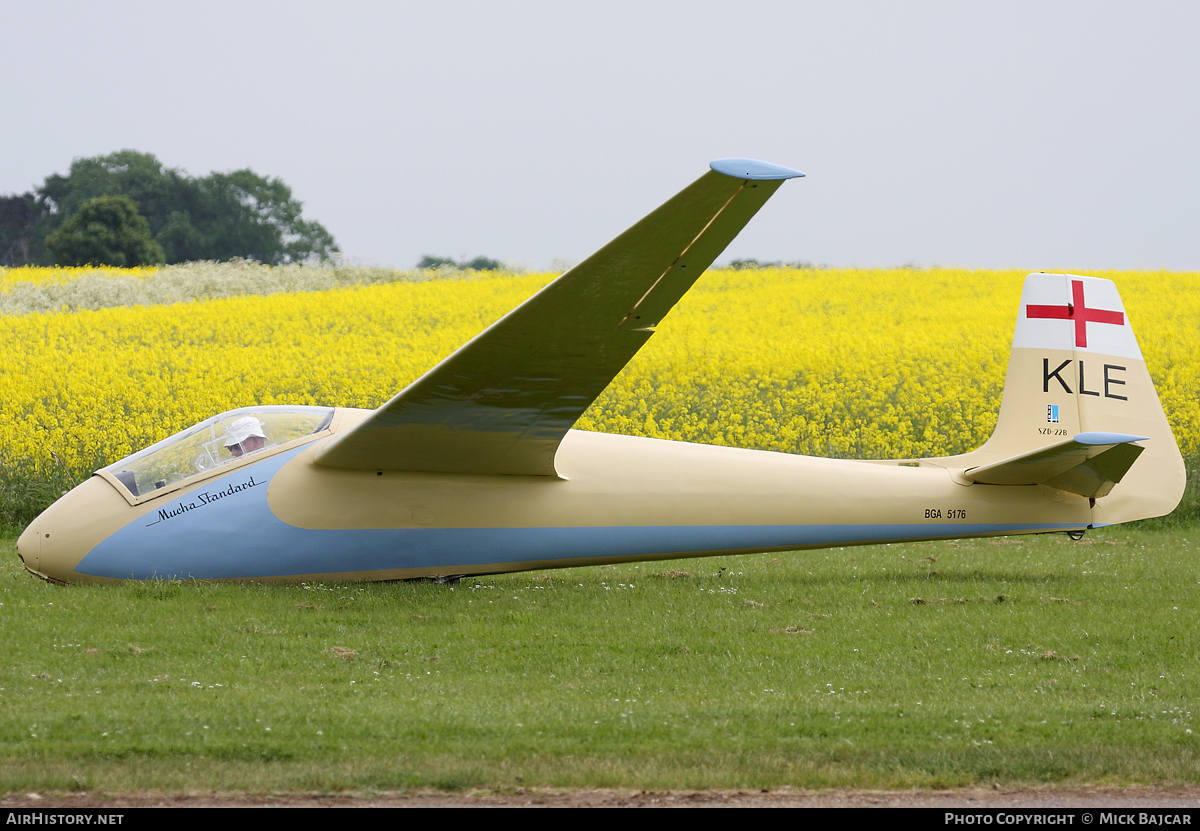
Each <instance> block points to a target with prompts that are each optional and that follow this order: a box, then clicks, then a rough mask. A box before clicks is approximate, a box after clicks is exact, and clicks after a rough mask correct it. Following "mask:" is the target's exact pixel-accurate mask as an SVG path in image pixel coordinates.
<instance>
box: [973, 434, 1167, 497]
mask: <svg viewBox="0 0 1200 831" xmlns="http://www.w3.org/2000/svg"><path fill="white" fill-rule="evenodd" d="M1145 440H1146V437H1145V436H1129V435H1125V434H1123V433H1080V434H1078V435H1077V436H1075V438H1073V439H1068V440H1067V441H1064V442H1059V443H1058V444H1052V445H1050V446H1049V447H1043V448H1041V449H1039V450H1034V451H1032V452H1029V453H1022V454H1021V455H1019V456H1013V457H1012V458H1010V459H1004V460H1002V461H999V462H993V463H992V464H990V465H982V466H980V467H975V468H970V469H969V470H966V471H964V473H963V476H964V477H966V478H967V479H969V480H971V481H972V482H978V483H979V484H981V485H1048V486H1049V487H1052V488H1058V489H1059V490H1064V491H1067V492H1068V493H1077V494H1079V495H1080V496H1088V497H1091V498H1092V499H1099V498H1100V497H1102V496H1105V495H1106V494H1107V493H1108V492H1109V491H1111V490H1112V489H1113V485H1115V484H1117V483H1118V482H1120V481H1121V477H1123V476H1124V475H1125V473H1126V472H1127V471H1128V470H1129V468H1130V467H1132V466H1133V463H1134V462H1135V461H1136V460H1137V457H1138V456H1140V455H1141V453H1142V451H1143V450H1145V448H1144V447H1140V446H1138V445H1136V444H1133V442H1135V441H1145Z"/></svg>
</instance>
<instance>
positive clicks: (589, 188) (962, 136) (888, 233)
mask: <svg viewBox="0 0 1200 831" xmlns="http://www.w3.org/2000/svg"><path fill="white" fill-rule="evenodd" d="M0 28H2V29H3V31H5V32H6V33H7V35H8V36H7V37H6V38H5V40H6V44H5V66H6V76H7V77H6V83H5V84H4V85H3V89H2V90H0V105H2V106H3V112H4V113H5V115H6V118H5V127H4V128H3V129H2V130H0V193H3V194H8V193H20V192H25V191H28V190H30V189H31V188H34V187H36V186H37V185H39V184H40V183H41V182H42V180H43V179H44V178H45V177H46V176H47V175H49V174H51V173H66V172H67V170H68V169H69V167H70V164H71V161H72V159H75V158H80V157H87V156H96V155H101V154H105V153H111V152H114V151H116V150H120V149H126V148H129V149H134V150H139V151H142V152H148V153H153V154H155V155H156V156H157V157H158V159H159V160H160V161H161V162H162V163H163V164H164V165H166V166H168V167H174V168H180V169H183V170H185V171H187V172H188V173H190V174H192V175H197V176H199V175H206V174H207V173H209V172H210V171H214V170H216V171H228V170H236V169H241V168H250V169H252V170H254V171H255V172H257V173H259V174H262V175H265V176H269V177H279V178H281V179H282V180H283V181H284V182H286V183H287V184H288V185H289V186H290V187H291V188H292V190H293V193H294V195H295V196H296V197H297V198H298V199H300V200H301V201H302V202H303V203H304V211H305V216H306V217H307V218H310V219H315V220H317V221H319V222H321V223H322V224H323V225H325V227H326V228H328V229H329V230H330V232H332V234H333V235H334V237H335V238H336V240H337V242H338V244H339V246H340V248H341V250H342V253H343V256H344V257H345V259H346V260H348V261H351V262H356V263H362V264H368V265H388V266H397V267H401V268H409V267H412V266H413V265H415V264H416V262H417V261H418V260H419V259H420V258H421V256H422V255H425V254H432V255H437V256H450V257H455V258H463V257H466V258H469V257H474V256H476V255H484V256H489V257H493V258H497V259H500V260H503V261H505V262H507V263H510V264H513V265H516V266H518V267H523V268H528V269H538V270H540V269H544V268H548V267H551V266H552V264H556V263H557V264H559V265H561V264H564V263H575V262H578V261H580V260H582V259H583V258H584V257H586V256H587V255H588V254H590V253H591V252H592V251H594V250H596V249H597V248H599V247H600V246H601V245H603V244H604V243H606V242H607V241H608V240H610V239H611V238H612V237H614V236H616V235H617V234H618V233H620V232H621V231H622V230H624V229H625V228H627V227H628V226H630V225H632V224H633V223H634V222H635V221H637V220H638V219H639V218H641V217H642V216H643V215H645V214H646V213H648V212H649V211H650V210H652V209H653V208H655V207H656V206H657V205H659V204H661V203H662V202H664V201H665V200H666V199H668V198H669V197H670V196H671V195H673V194H674V193H675V192H677V191H678V190H680V189H682V188H683V187H685V186H686V185H687V184H688V183H690V182H691V181H692V180H694V179H695V178H697V177H698V176H700V175H701V174H702V173H704V172H705V170H706V169H707V165H708V162H709V161H711V160H712V159H717V158H723V157H731V156H737V157H748V158H756V159H763V160H766V161H770V162H774V163H777V164H782V165H786V166H788V167H793V168H796V169H799V170H802V171H804V172H805V173H807V174H808V175H807V177H806V178H804V179H797V180H792V181H789V182H786V183H785V184H784V186H783V187H782V188H780V190H779V191H778V193H776V195H775V196H774V197H773V198H772V199H771V201H770V202H769V203H767V205H766V206H765V207H764V208H763V210H762V211H761V212H760V213H759V215H758V216H757V217H755V218H754V219H753V220H752V221H751V223H750V224H749V225H748V226H747V227H746V229H745V230H744V231H743V232H742V234H741V235H740V236H739V237H738V238H737V239H736V240H734V242H733V243H732V244H731V245H730V246H729V248H728V249H726V252H725V254H724V255H722V256H721V257H720V258H719V260H718V262H728V261H729V260H731V259H735V258H757V259H759V260H783V261H789V262H790V261H807V262H812V263H820V264H827V265H837V266H852V265H858V266H894V265H901V264H908V263H912V264H920V265H933V264H940V265H961V266H969V267H980V268H1010V267H1011V268H1021V269H1027V270H1030V271H1043V270H1044V271H1050V270H1071V269H1075V270H1082V269H1102V268H1116V269H1127V268H1151V269H1154V268H1165V269H1171V270H1177V271H1200V222H1198V220H1200V152H1198V149H1200V49H1197V48H1196V47H1195V39H1196V35H1197V32H1200V4H1196V3H1184V2H1174V3H1172V2H1164V3H1153V2H1151V3H1136V4H1135V3H1107V2H1095V1H1093V2H1046V0H1041V2H1017V1H1014V2H1005V3H963V2H945V3H942V2H914V3H909V2H906V3H891V2H889V3H863V2H838V3H828V2H822V3H804V2H786V3H784V2H780V3H772V2H748V1H747V0H743V2H737V3H733V2H729V3H704V2H678V3H677V2H649V1H648V0H643V2H637V3H625V2H605V3H603V4H576V3H562V2H544V3H543V2H444V3H436V4H434V3H427V2H423V3H404V2H352V0H349V1H347V0H344V1H343V2H339V3H332V2H324V3H321V2H307V3H306V2H296V1H295V0H292V1H291V2H286V3H274V2H254V3H245V2H240V1H239V2H236V3H229V2H214V1H213V0H207V2H205V3H202V4H181V3H168V2H105V3H92V2H87V3H84V2H77V3H69V2H54V1H53V0H48V2H42V3H24V4H16V3H8V4H4V6H3V9H0Z"/></svg>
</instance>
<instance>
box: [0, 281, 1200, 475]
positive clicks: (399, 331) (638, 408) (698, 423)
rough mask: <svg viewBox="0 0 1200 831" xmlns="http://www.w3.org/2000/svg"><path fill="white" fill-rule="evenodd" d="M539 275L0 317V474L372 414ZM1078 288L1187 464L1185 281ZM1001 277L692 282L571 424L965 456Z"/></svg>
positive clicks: (979, 436) (528, 289) (1197, 314)
mask: <svg viewBox="0 0 1200 831" xmlns="http://www.w3.org/2000/svg"><path fill="white" fill-rule="evenodd" d="M33 271H35V270H31V269H11V270H8V271H5V272H0V291H4V289H5V287H6V286H8V285H12V284H13V283H15V282H22V281H24V282H36V281H38V280H43V281H48V280H60V281H68V282H69V280H70V279H72V275H70V274H67V273H66V272H68V271H71V270H69V269H43V270H36V271H37V273H33V274H31V273H30V272H33ZM75 271H78V272H80V273H83V272H85V271H89V270H85V269H77V270H75ZM90 271H94V270H90ZM43 272H45V273H43ZM113 272H114V279H115V278H116V276H119V275H117V274H116V271H115V270H113ZM122 273H123V274H125V275H127V276H128V275H129V274H130V272H128V271H124V272H122ZM554 276H555V275H552V274H534V275H515V274H498V275H496V276H493V277H482V276H476V277H475V278H474V279H470V280H444V279H443V280H428V281H426V282H392V283H387V284H377V285H357V286H350V287H343V288H336V289H331V290H327V291H313V292H309V293H278V294H270V295H266V296H255V295H252V296H240V297H226V298H223V299H216V300H202V301H195V302H188V303H175V304H172V305H145V306H132V307H124V308H119V307H118V308H101V309H98V310H97V311H80V312H49V313H44V312H39V313H31V314H13V315H9V316H5V317H0V321H2V322H3V330H2V332H0V367H2V369H0V460H4V461H5V462H6V463H8V464H10V465H11V464H14V463H20V464H21V465H22V466H25V465H28V466H29V467H30V468H32V469H34V470H38V471H44V470H47V469H48V467H49V466H51V465H54V464H55V462H54V461H53V457H52V455H51V454H52V453H53V454H54V457H56V458H57V459H58V460H59V462H58V464H60V465H62V466H64V467H65V468H66V469H67V470H69V471H71V472H72V473H73V474H75V475H76V476H77V477H78V478H82V477H83V476H86V475H87V473H88V472H90V470H92V469H94V468H96V467H99V466H101V465H103V464H106V463H108V462H111V461H114V460H116V459H118V458H120V457H122V456H125V455H127V454H129V453H131V452H133V451H135V450H137V449H139V448H141V447H144V446H146V445H148V444H151V443H152V442H154V441H157V440H158V439H161V438H163V437H165V436H167V435H170V434H172V433H174V432H176V431H178V430H181V429H183V428H184V427H187V426H189V425H191V424H194V423H196V422H198V421H200V420H202V419H203V418H206V417H207V416H210V415H213V414H215V413H217V412H220V411H222V410H226V409H230V408H233V407H239V406H248V405H252V404H288V403H292V404H325V405H343V406H351V407H367V408H372V407H376V406H378V405H379V404H381V403H383V402H384V401H386V400H387V399H388V398H390V397H391V396H392V395H394V394H395V393H396V392H397V391H399V390H400V389H402V388H403V387H404V386H406V385H407V384H408V383H409V382H411V381H412V380H414V379H415V378H417V377H418V376H419V375H420V374H421V373H423V372H424V371H425V370H426V369H428V368H429V367H431V366H433V365H434V364H435V363H436V362H437V361H439V360H440V359H441V358H443V357H445V356H446V355H448V354H449V353H450V352H451V351H453V350H454V349H455V348H456V347H458V346H459V345H461V344H462V343H463V342H465V341H466V340H467V339H468V338H470V337H471V336H473V335H474V334H476V333H477V332H478V331H480V330H481V329H483V328H484V327H485V326H487V325H488V324H489V323H491V322H492V321H493V320H495V319H496V318H498V317H500V316H501V315H502V314H504V313H505V312H506V311H508V310H509V309H510V308H512V307H513V306H515V305H516V304H518V303H519V302H521V301H522V300H523V299H525V298H526V297H528V296H529V295H530V294H532V293H533V292H534V291H536V290H537V289H538V288H540V287H541V286H542V285H544V284H545V283H546V282H548V281H549V280H550V279H552V278H553V277H554ZM1098 276H1104V277H1108V278H1109V279H1112V280H1114V281H1115V282H1116V283H1117V285H1118V287H1119V288H1120V290H1121V293H1122V297H1123V299H1124V300H1125V305H1126V309H1127V311H1128V312H1129V315H1130V319H1131V321H1132V323H1133V326H1134V328H1135V331H1136V333H1137V336H1138V339H1139V342H1140V344H1141V347H1142V350H1143V352H1144V354H1145V357H1146V360H1147V363H1148V364H1149V366H1150V370H1151V373H1152V374H1153V376H1154V380H1155V383H1156V384H1157V385H1158V390H1159V394H1160V396H1161V398H1162V401H1163V405H1164V407H1165V408H1166V410H1167V415H1168V418H1170V420H1171V423H1172V426H1173V427H1174V429H1175V433H1176V437H1177V439H1178V441H1179V444H1180V447H1181V449H1182V450H1183V452H1184V455H1185V456H1187V457H1191V458H1194V457H1195V456H1196V455H1197V453H1198V451H1200V447H1197V436H1198V435H1200V431H1198V428H1200V409H1198V408H1200V404H1198V403H1197V402H1198V401H1200V357H1198V356H1200V277H1198V275H1195V274H1176V273H1167V272H1119V273H1102V274H1098ZM1023 278H1024V272H1018V271H966V270H957V269H930V270H906V269H888V270H863V269H829V270H811V269H772V268H767V269H758V270H742V271H735V270H718V271H713V272H709V273H708V274H706V275H705V276H704V277H702V278H701V280H700V281H699V282H698V283H697V285H696V287H695V288H694V289H693V290H692V291H691V292H690V293H689V294H688V295H687V296H685V297H684V299H683V301H682V302H681V303H680V305H679V306H678V308H676V309H675V310H674V311H672V312H671V313H670V314H669V315H668V316H667V318H666V319H665V320H664V321H663V323H662V325H661V326H660V327H659V331H658V333H656V334H655V335H654V337H653V338H651V340H650V342H649V343H648V344H647V346H646V347H645V348H644V349H643V350H642V352H641V353H640V354H639V355H638V356H637V357H636V358H635V359H634V360H633V362H632V363H630V365H629V366H628V367H626V369H625V370H624V371H623V372H622V373H621V374H620V375H619V376H618V377H617V379H616V380H615V381H614V383H613V384H612V385H611V386H610V387H609V388H608V389H607V390H606V391H605V392H604V393H603V394H602V395H601V397H600V398H599V399H598V400H597V401H596V403H595V404H594V405H593V406H592V408H591V409H590V410H588V412H587V413H586V414H585V415H584V417H583V419H582V420H581V421H580V422H579V424H578V426H579V427H580V428H582V429H590V430H600V431H605V432H620V433H628V434H634V435H645V436H654V437H661V438H670V439H679V440H685V441H693V442H705V443H715V444H727V445H737V446H741V447H753V448H761V449H773V450H782V451H786V452H790V453H804V454H810V455H830V456H850V457H861V458H879V457H908V456H928V455H939V454H944V453H953V452H959V451H964V450H968V449H970V448H972V447H975V446H978V445H979V444H980V443H982V442H983V441H984V440H985V439H986V438H987V436H988V435H989V434H990V432H991V429H992V427H993V426H994V424H995V419H996V411H997V408H998V407H999V402H1000V392H1001V389H1002V387H1003V383H1004V373H1005V368H1006V366H1007V362H1008V349H1009V345H1010V342H1011V339H1012V331H1013V324H1014V322H1015V320H1016V311H1017V303H1018V300H1019V298H1020V292H1021V285H1022V281H1023Z"/></svg>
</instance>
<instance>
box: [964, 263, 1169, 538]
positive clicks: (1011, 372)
mask: <svg viewBox="0 0 1200 831" xmlns="http://www.w3.org/2000/svg"><path fill="white" fill-rule="evenodd" d="M1080 434H1083V435H1082V436H1081V435H1080ZM1099 434H1107V435H1109V436H1111V437H1112V440H1113V443H1118V442H1119V444H1118V449H1116V450H1108V451H1107V453H1106V454H1105V455H1106V456H1109V457H1111V458H1112V459H1116V457H1118V456H1119V457H1120V459H1121V461H1122V464H1118V465H1113V464H1112V462H1111V461H1110V462H1109V463H1108V464H1107V465H1105V464H1103V463H1101V464H1100V465H1099V467H1100V468H1101V469H1104V470H1107V471H1108V474H1107V475H1108V480H1107V482H1108V484H1107V489H1105V488H1104V487H1100V488H1099V489H1097V490H1096V491H1095V492H1093V493H1084V492H1083V491H1082V490H1080V489H1079V488H1076V487H1064V486H1063V485H1062V482H1063V481H1065V480H1064V479H1062V478H1061V477H1060V478H1059V479H1057V480H1056V481H1049V480H1047V481H1045V484H1047V485H1050V486H1051V487H1060V488H1063V489H1065V490H1068V491H1071V492H1075V493H1083V495H1086V496H1094V500H1093V507H1092V524H1093V525H1111V524H1113V523H1117V522H1128V521H1130V520H1134V519H1144V518H1147V517H1154V516H1162V515H1163V514H1167V513H1170V512H1171V511H1173V510H1174V509H1175V506H1176V505H1178V504H1179V500H1180V498H1181V497H1182V495H1183V489H1184V485H1185V472H1184V467H1183V457H1182V456H1181V455H1180V453H1179V447H1178V445H1177V444H1176V443H1175V436H1174V435H1173V434H1172V433H1171V427H1170V425H1169V424H1168V423H1167V418H1166V415H1165V414H1164V413H1163V409H1162V404H1160V403H1159V400H1158V394H1157V393H1156V392H1155V390H1154V382H1153V381H1151V379H1150V373H1149V372H1148V371H1147V369H1146V363H1145V361H1144V360H1142V352H1141V350H1140V349H1139V348H1138V344H1137V339H1136V338H1135V337H1134V334H1133V328H1132V326H1131V324H1130V321H1129V316H1128V315H1127V314H1126V313H1125V307H1124V305H1123V304H1122V303H1121V296H1120V295H1119V294H1118V293H1117V287H1116V285H1114V284H1113V282H1112V281H1111V280H1104V279H1101V278H1098V277H1077V276H1075V275H1071V274H1030V275H1029V276H1028V277H1026V278H1025V288H1024V290H1023V291H1022V293H1021V307H1020V310H1019V311H1018V313H1017V328H1016V333H1015V334H1014V336H1013V349H1012V356H1011V358H1010V359H1009V363H1008V376H1007V378H1006V379H1005V383H1004V398H1003V400H1002V401H1001V404H1000V417H999V419H998V420H997V422H996V430H995V432H994V433H993V434H992V437H991V439H989V440H988V442H987V444H985V445H984V446H983V447H982V448H980V450H979V451H976V453H972V454H968V456H967V457H963V461H967V460H968V458H970V460H971V461H973V462H974V463H975V464H979V465H981V467H979V468H976V469H975V470H976V472H977V475H980V476H984V477H986V476H987V475H988V471H985V468H986V469H990V472H991V476H992V478H995V477H996V476H997V475H998V472H999V475H1001V476H1003V475H1010V476H1011V475H1012V473H1013V471H1016V470H1017V469H1022V470H1029V469H1031V465H1030V461H1031V460H1032V457H1034V456H1037V457H1038V458H1039V459H1040V458H1042V457H1043V456H1057V457H1061V458H1064V459H1065V458H1066V457H1067V456H1068V455H1070V454H1071V453H1075V454H1076V455H1077V456H1078V457H1079V458H1081V459H1082V458H1083V457H1085V456H1087V455H1088V453H1084V452H1082V451H1080V450H1079V449H1078V448H1076V447H1075V445H1078V446H1080V447H1082V446H1084V445H1092V446H1096V445H1098V444H1101V442H1099V440H1098V439H1097V440H1093V439H1094V438H1095V436H1097V435H1099ZM1133 441H1136V442H1137V444H1136V445H1134V444H1131V442H1133ZM1058 444H1064V447H1062V448H1059V449H1058V450H1056V451H1054V452H1052V453H1049V454H1047V453H1045V452H1044V450H1045V449H1048V448H1049V446H1050V445H1058ZM1103 444H1104V445H1108V444H1109V442H1108V441H1105V442H1103ZM1065 445H1071V447H1067V446H1065ZM1138 446H1141V447H1142V448H1144V450H1143V451H1142V452H1141V453H1140V455H1139V454H1137V453H1133V452H1132V450H1133V449H1134V448H1137V447H1138ZM1120 447H1124V448H1125V449H1119V448H1120ZM1097 449H1099V448H1097ZM1130 456H1132V458H1129V457H1130ZM1094 458H1095V462H1101V460H1102V459H1104V458H1105V457H1094ZM1085 461H1086V460H1085ZM1125 462H1128V463H1125ZM1040 464H1041V467H1046V465H1047V463H1046V462H1045V461H1043V462H1041V463H1040ZM1033 467H1037V466H1036V465H1034V466H1033ZM1095 467H1096V464H1091V465H1090V467H1089V469H1088V471H1087V474H1088V475H1089V476H1091V475H1092V474H1093V473H1094V471H1092V470H1091V468H1095ZM1114 471H1116V472H1115V478H1114ZM965 475H966V477H967V478H968V479H970V478H973V477H972V471H971V470H970V469H968V470H967V472H966V474H965ZM1079 475H1080V474H1079V473H1077V474H1074V476H1075V478H1078V477H1079ZM1067 478H1068V479H1070V478H1071V477H1067ZM976 481H987V480H986V478H977V479H976Z"/></svg>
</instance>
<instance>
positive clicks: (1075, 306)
mask: <svg viewBox="0 0 1200 831" xmlns="http://www.w3.org/2000/svg"><path fill="white" fill-rule="evenodd" d="M1071 299H1072V300H1074V301H1075V302H1074V303H1072V304H1068V305H1066V306H1026V307H1025V316H1026V317H1049V318H1053V319H1055V320H1073V321H1075V345H1076V346H1083V347H1086V346H1087V325H1088V322H1089V321H1090V322H1091V323H1112V324H1114V325H1116V326H1124V325H1125V315H1123V314H1122V313H1121V312H1112V311H1108V310H1106V309H1089V308H1088V307H1087V306H1086V305H1085V304H1084V302H1083V281H1082V280H1072V281H1071Z"/></svg>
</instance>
